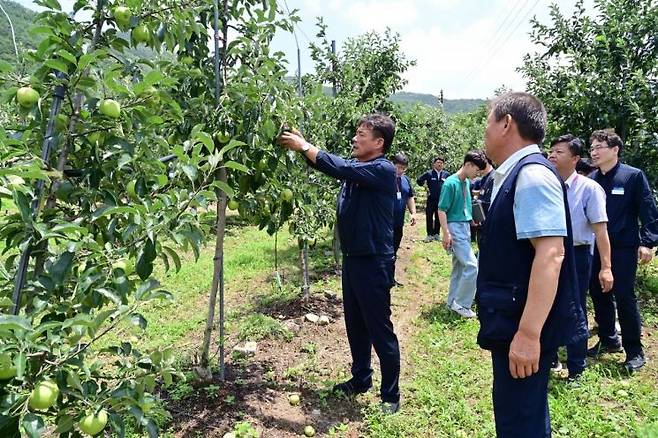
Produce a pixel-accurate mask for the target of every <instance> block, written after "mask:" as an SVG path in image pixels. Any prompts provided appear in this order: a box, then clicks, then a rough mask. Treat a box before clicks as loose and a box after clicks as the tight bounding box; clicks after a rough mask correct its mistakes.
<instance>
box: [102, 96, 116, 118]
mask: <svg viewBox="0 0 658 438" xmlns="http://www.w3.org/2000/svg"><path fill="white" fill-rule="evenodd" d="M98 109H99V110H100V112H101V114H103V115H105V116H107V117H110V118H112V119H118V118H119V117H121V105H119V102H117V101H116V100H113V99H103V100H102V101H101V104H100V106H99V107H98Z"/></svg>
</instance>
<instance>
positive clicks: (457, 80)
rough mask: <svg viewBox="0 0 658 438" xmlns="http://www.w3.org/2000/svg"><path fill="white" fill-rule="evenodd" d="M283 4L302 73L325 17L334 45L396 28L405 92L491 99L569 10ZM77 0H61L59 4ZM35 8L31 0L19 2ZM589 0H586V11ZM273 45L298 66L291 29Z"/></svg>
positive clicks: (415, 3) (477, 3) (470, 4)
mask: <svg viewBox="0 0 658 438" xmlns="http://www.w3.org/2000/svg"><path fill="white" fill-rule="evenodd" d="M277 1H278V3H279V5H280V7H281V8H282V9H284V10H290V11H293V10H295V9H296V10H298V12H297V14H298V15H299V16H300V17H301V19H302V21H301V22H300V23H299V24H298V26H297V28H296V32H295V33H296V36H297V42H298V44H299V48H300V53H301V61H302V73H306V72H310V71H311V70H312V68H313V65H312V61H311V59H310V51H309V49H308V45H309V41H310V40H312V39H313V38H314V36H315V34H316V33H317V28H316V26H315V23H316V21H317V19H316V17H318V16H322V17H324V21H325V24H327V25H328V29H327V37H328V39H330V40H332V39H333V40H336V44H337V47H338V50H339V51H340V48H341V45H342V44H343V43H344V42H345V41H346V39H348V38H350V37H356V36H358V35H361V34H363V33H365V32H368V31H377V32H383V31H384V30H385V29H386V28H387V27H388V28H390V29H391V30H393V31H394V32H397V33H398V34H399V35H400V39H401V49H402V51H403V53H404V54H405V55H406V56H407V58H408V59H412V60H415V61H416V66H414V67H410V69H409V70H408V72H407V73H406V74H405V75H404V77H405V79H406V80H407V81H408V83H407V85H406V86H405V88H404V90H405V91H410V92H416V93H429V94H434V95H438V94H439V93H440V90H443V93H444V97H445V98H446V99H459V98H488V97H491V96H493V94H494V91H495V90H496V89H497V88H499V87H501V86H505V87H507V88H511V89H513V90H517V91H520V90H523V89H524V87H525V81H524V79H523V77H522V75H521V74H520V73H518V72H517V71H516V69H517V68H518V67H519V66H521V65H522V63H523V56H524V55H525V54H526V53H531V52H534V51H535V50H536V48H535V47H534V46H533V44H532V42H531V41H530V37H529V32H530V30H531V25H530V19H531V18H532V17H536V18H537V19H538V20H539V21H540V22H542V23H549V22H550V19H549V5H550V4H556V5H557V6H558V7H559V8H560V10H561V11H563V13H565V14H568V15H570V14H571V13H572V11H573V5H574V3H575V1H574V0H552V1H551V0H404V1H401V0H277ZM73 2H74V0H60V3H61V4H62V6H63V8H64V9H67V8H70V7H71V5H72V4H73ZM18 3H21V4H23V5H24V6H27V7H31V8H35V6H34V5H33V3H32V1H31V0H18ZM592 5H593V0H585V7H586V8H587V9H591V8H592ZM272 44H273V48H274V49H276V50H280V51H282V52H284V53H285V54H286V56H287V58H288V60H289V65H290V72H291V74H295V73H296V71H297V48H296V43H295V35H292V34H287V33H284V32H281V33H280V34H279V35H277V37H275V39H274V41H273V43H272Z"/></svg>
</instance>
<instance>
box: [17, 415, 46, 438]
mask: <svg viewBox="0 0 658 438" xmlns="http://www.w3.org/2000/svg"><path fill="white" fill-rule="evenodd" d="M21 425H22V426H23V430H25V433H26V434H27V436H28V437H30V438H39V437H40V436H41V435H43V432H44V431H45V427H46V426H45V424H44V422H43V418H41V416H39V415H36V414H33V413H32V412H30V413H28V414H26V415H25V416H23V420H22V421H21Z"/></svg>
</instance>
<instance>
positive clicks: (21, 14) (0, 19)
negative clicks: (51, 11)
mask: <svg viewBox="0 0 658 438" xmlns="http://www.w3.org/2000/svg"><path fill="white" fill-rule="evenodd" d="M2 7H3V8H4V9H5V11H6V12H7V15H9V17H10V18H11V21H12V23H13V24H14V32H15V33H16V45H17V46H18V51H19V53H21V52H22V51H23V50H26V49H35V48H36V46H37V39H36V38H33V37H32V36H30V34H29V33H28V30H29V29H30V27H31V26H32V25H33V24H34V21H35V17H36V16H37V13H36V12H34V11H31V10H30V9H27V8H25V7H23V6H21V5H19V4H18V3H15V2H12V1H7V0H5V1H3V2H2ZM0 60H2V61H7V62H10V63H12V64H13V63H14V62H16V54H15V52H14V43H13V41H12V38H11V28H10V26H9V22H8V21H7V17H6V16H5V14H2V13H0Z"/></svg>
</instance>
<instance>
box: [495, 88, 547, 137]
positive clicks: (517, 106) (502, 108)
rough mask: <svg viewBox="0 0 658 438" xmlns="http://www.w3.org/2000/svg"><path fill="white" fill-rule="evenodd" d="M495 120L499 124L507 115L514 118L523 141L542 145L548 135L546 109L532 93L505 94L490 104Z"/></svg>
mask: <svg viewBox="0 0 658 438" xmlns="http://www.w3.org/2000/svg"><path fill="white" fill-rule="evenodd" d="M489 106H490V108H491V111H492V112H493V116H494V119H495V120H496V121H497V122H499V121H500V120H501V119H502V118H503V117H505V116H506V115H508V114H509V115H510V116H512V119H513V120H514V121H515V122H516V125H517V126H518V128H519V134H520V135H521V137H523V139H525V140H529V141H533V142H535V143H537V144H540V143H541V142H542V141H543V140H544V136H545V135H546V109H545V108H544V104H543V103H542V102H541V100H539V99H538V98H537V97H535V96H533V95H532V94H530V93H521V92H512V93H505V94H502V95H500V96H498V97H497V98H495V99H494V100H493V101H492V102H491V103H490V105H489Z"/></svg>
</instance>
